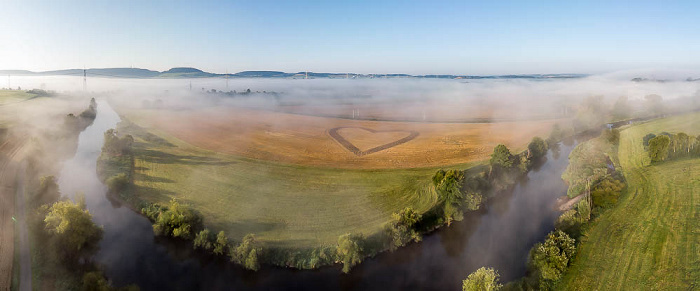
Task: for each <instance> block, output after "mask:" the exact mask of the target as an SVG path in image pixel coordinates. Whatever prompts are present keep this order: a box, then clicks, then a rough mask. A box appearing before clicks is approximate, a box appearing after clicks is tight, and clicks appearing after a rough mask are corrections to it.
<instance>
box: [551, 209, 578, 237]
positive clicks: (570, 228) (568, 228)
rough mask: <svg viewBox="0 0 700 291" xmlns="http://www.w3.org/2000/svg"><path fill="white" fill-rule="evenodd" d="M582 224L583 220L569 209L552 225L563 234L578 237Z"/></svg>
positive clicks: (576, 212)
mask: <svg viewBox="0 0 700 291" xmlns="http://www.w3.org/2000/svg"><path fill="white" fill-rule="evenodd" d="M582 201H583V200H582ZM582 223H583V219H582V218H581V216H580V215H579V213H578V211H576V210H574V209H569V210H567V211H566V212H564V213H562V215H561V216H559V218H557V221H556V222H555V223H554V227H555V228H556V229H558V230H561V231H563V232H565V233H566V234H568V235H569V236H570V237H578V236H579V235H580V234H581V224H582Z"/></svg>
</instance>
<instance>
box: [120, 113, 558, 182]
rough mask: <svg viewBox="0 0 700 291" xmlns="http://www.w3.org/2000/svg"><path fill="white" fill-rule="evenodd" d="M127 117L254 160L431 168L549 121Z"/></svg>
mask: <svg viewBox="0 0 700 291" xmlns="http://www.w3.org/2000/svg"><path fill="white" fill-rule="evenodd" d="M116 110H117V111H118V112H119V113H120V115H122V116H123V117H126V118H127V119H129V120H131V121H133V122H135V123H137V124H139V125H140V126H142V127H145V128H148V129H156V130H159V131H161V132H163V133H167V134H168V135H170V136H173V137H175V138H178V139H180V140H182V141H184V142H187V143H189V144H192V145H194V146H196V147H199V148H203V149H208V150H212V151H215V152H220V153H227V154H233V155H237V156H243V157H248V158H253V159H258V160H267V161H275V162H283V163H290V164H298V165H308V166H321V167H330V168H345V169H397V168H421V167H438V166H442V165H453V164H460V163H467V162H472V161H477V160H483V159H485V158H487V157H488V155H489V154H490V153H491V151H492V149H493V148H494V147H495V146H496V145H497V144H499V143H504V144H506V145H508V146H509V147H510V148H511V150H513V151H519V150H523V149H524V148H525V146H526V145H527V143H528V142H529V141H530V140H531V139H532V137H534V136H543V137H546V136H547V135H548V134H549V132H550V130H551V128H552V126H553V124H554V123H555V120H537V121H522V122H501V123H414V122H382V121H366V120H348V119H338V118H327V117H317V116H306V115H298V114H288V113H280V112H271V111H263V110H254V109H246V108H235V107H220V108H219V107H215V108H204V109H193V110H139V109H129V108H116ZM339 127H342V128H344V129H342V130H340V131H338V133H339V134H342V135H344V137H345V138H346V139H347V140H348V141H349V142H351V143H353V144H355V145H356V146H357V147H358V148H359V149H360V150H363V151H364V150H368V149H372V148H376V147H381V146H382V145H385V144H386V143H389V142H391V141H392V140H395V139H400V138H401V137H405V136H408V135H410V134H411V133H412V132H417V133H418V135H417V136H416V137H415V138H413V139H411V140H410V141H408V142H405V143H401V144H398V145H394V146H392V147H389V148H387V149H383V150H381V151H377V152H374V153H372V154H369V155H364V156H358V155H356V154H354V153H353V152H352V151H350V150H348V149H347V148H346V147H344V146H343V145H341V142H339V141H338V140H337V139H334V138H333V137H332V136H331V134H329V131H330V130H332V129H333V128H339Z"/></svg>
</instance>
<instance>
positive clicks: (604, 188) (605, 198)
mask: <svg viewBox="0 0 700 291" xmlns="http://www.w3.org/2000/svg"><path fill="white" fill-rule="evenodd" d="M624 188H625V183H624V182H622V181H620V180H617V179H614V178H612V177H606V178H605V179H603V180H602V181H600V182H599V183H598V184H596V185H595V187H593V189H592V190H591V199H592V200H593V206H595V207H603V208H607V207H612V206H614V205H615V204H617V199H618V197H619V196H620V193H621V192H622V190H623V189H624Z"/></svg>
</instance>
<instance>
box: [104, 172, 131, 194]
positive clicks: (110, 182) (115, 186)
mask: <svg viewBox="0 0 700 291" xmlns="http://www.w3.org/2000/svg"><path fill="white" fill-rule="evenodd" d="M106 184H107V188H109V190H110V191H112V192H115V193H118V192H121V191H122V190H124V189H126V187H127V186H128V185H129V178H128V177H127V175H126V174H124V173H120V174H117V175H114V176H112V177H109V178H107V181H106Z"/></svg>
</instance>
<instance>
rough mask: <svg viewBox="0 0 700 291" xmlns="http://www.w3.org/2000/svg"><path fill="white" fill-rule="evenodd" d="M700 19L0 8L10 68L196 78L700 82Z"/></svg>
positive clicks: (641, 12) (380, 5) (140, 5)
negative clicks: (684, 72)
mask: <svg viewBox="0 0 700 291" xmlns="http://www.w3.org/2000/svg"><path fill="white" fill-rule="evenodd" d="M190 2H191V3H190ZM438 2H439V3H438ZM572 2H582V3H572ZM583 2H585V3H583ZM612 2H615V3H612ZM698 11H700V1H658V0H657V1H640V0H637V1H561V0H558V1H517V2H516V1H513V2H510V1H453V2H451V1H416V2H412V1H358V0H352V1H282V0H280V1H220V2H215V1H211V2H206V3H204V1H189V2H188V3H185V2H184V1H182V2H180V1H163V2H156V1H26V0H22V1H19V0H17V1H15V0H0V69H29V70H52V69H66V68H83V67H88V68H97V67H131V66H133V67H141V68H149V69H155V70H166V69H168V68H170V67H176V66H193V67H198V68H201V69H203V70H205V71H211V72H217V73H223V72H226V71H227V70H228V71H230V72H238V71H243V70H280V71H287V72H298V71H306V70H308V71H317V72H321V71H323V72H347V71H350V72H358V73H410V74H434V73H438V74H511V73H600V72H609V71H615V70H622V69H638V68H663V69H673V68H680V69H699V68H700V57H699V56H698V52H700V17H698Z"/></svg>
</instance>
